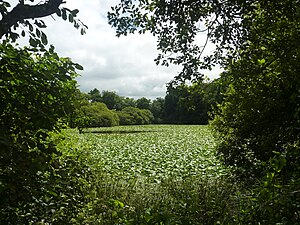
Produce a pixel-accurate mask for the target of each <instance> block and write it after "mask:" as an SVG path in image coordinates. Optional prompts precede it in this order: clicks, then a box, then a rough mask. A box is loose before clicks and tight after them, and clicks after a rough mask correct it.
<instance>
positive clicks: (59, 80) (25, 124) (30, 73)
mask: <svg viewBox="0 0 300 225" xmlns="http://www.w3.org/2000/svg"><path fill="white" fill-rule="evenodd" d="M0 55H1V58H0V92H1V99H0V105H1V107H0V165H1V167H0V199H1V200H0V201H1V204H0V205H1V206H0V223H1V224H28V223H29V221H32V223H37V222H42V221H43V220H44V221H45V222H48V223H52V224H55V223H56V224H60V223H64V222H63V221H67V220H68V219H69V216H68V214H70V212H74V211H76V209H77V208H78V207H79V205H80V202H81V201H83V200H82V199H84V196H83V195H82V194H81V193H82V192H81V190H80V187H79V186H77V185H80V183H81V181H80V180H78V179H74V178H75V177H73V175H74V174H75V173H78V175H79V176H81V175H80V174H81V173H84V170H85V168H84V167H81V164H80V163H78V164H77V161H76V159H75V158H74V159H72V157H69V158H67V155H64V156H61V153H60V152H59V151H58V150H57V149H56V147H55V144H54V143H53V142H51V141H50V140H48V136H49V132H50V131H54V130H58V129H59V128H60V127H61V124H62V123H65V122H67V121H68V120H69V114H72V111H73V110H74V104H73V103H74V101H73V100H74V93H76V90H77V87H76V85H77V83H76V81H75V80H74V78H75V77H76V76H77V73H76V71H75V69H76V68H77V67H78V68H80V66H79V65H77V64H75V63H73V62H72V61H70V59H68V58H60V57H58V55H57V54H56V53H55V52H54V51H53V48H51V49H50V50H49V51H44V52H35V51H33V52H32V51H30V50H29V49H26V48H25V49H24V48H23V49H21V48H17V47H14V46H12V45H11V44H9V43H7V42H3V43H2V44H1V45H0ZM80 171H82V172H80ZM84 176H87V174H86V175H84ZM73 185H74V186H73ZM77 201H78V203H79V204H77V203H76V202H77Z"/></svg>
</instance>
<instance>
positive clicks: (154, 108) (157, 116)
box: [150, 98, 165, 124]
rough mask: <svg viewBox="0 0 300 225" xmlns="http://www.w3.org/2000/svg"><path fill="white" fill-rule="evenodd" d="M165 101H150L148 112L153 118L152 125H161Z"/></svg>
mask: <svg viewBox="0 0 300 225" xmlns="http://www.w3.org/2000/svg"><path fill="white" fill-rule="evenodd" d="M164 105H165V99H164V98H156V99H154V100H153V101H152V104H151V106H150V111H151V112H152V114H153V116H154V123H157V124H159V123H163V122H164V116H165V108H164Z"/></svg>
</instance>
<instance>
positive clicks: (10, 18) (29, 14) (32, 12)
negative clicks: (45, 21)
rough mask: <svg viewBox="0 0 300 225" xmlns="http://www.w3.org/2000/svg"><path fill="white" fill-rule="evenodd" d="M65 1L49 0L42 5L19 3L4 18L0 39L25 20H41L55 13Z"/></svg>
mask: <svg viewBox="0 0 300 225" xmlns="http://www.w3.org/2000/svg"><path fill="white" fill-rule="evenodd" d="M63 3H64V1H63V0H48V1H47V2H45V3H44V4H40V5H26V4H22V3H19V4H18V5H16V6H15V7H14V8H13V9H12V11H10V12H8V13H7V14H6V15H4V16H3V17H2V20H1V21H0V38H2V37H3V36H4V35H5V34H6V33H8V32H9V30H10V28H11V27H12V26H14V25H15V24H17V23H18V22H21V21H23V20H25V19H34V18H41V17H45V16H49V15H52V14H53V13H55V12H56V11H57V10H58V8H59V6H60V5H61V4H63Z"/></svg>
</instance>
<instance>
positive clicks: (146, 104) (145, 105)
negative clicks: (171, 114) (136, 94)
mask: <svg viewBox="0 0 300 225" xmlns="http://www.w3.org/2000/svg"><path fill="white" fill-rule="evenodd" d="M150 105H151V99H147V98H145V97H142V98H139V99H137V100H136V107H137V108H139V109H150Z"/></svg>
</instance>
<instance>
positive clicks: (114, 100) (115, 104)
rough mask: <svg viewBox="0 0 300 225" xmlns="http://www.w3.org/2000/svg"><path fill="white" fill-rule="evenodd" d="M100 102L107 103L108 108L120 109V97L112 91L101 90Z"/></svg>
mask: <svg viewBox="0 0 300 225" xmlns="http://www.w3.org/2000/svg"><path fill="white" fill-rule="evenodd" d="M101 102H103V103H104V104H105V105H107V108H109V109H115V110H120V109H121V97H120V96H119V95H117V93H116V92H113V91H102V98H101Z"/></svg>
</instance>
